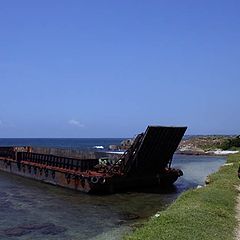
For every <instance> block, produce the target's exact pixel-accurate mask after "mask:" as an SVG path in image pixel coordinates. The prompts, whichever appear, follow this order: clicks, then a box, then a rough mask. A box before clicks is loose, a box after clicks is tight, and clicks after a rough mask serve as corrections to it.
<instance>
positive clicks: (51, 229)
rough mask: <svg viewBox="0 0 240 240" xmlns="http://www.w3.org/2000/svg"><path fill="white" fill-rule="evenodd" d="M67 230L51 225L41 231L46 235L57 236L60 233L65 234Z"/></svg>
mask: <svg viewBox="0 0 240 240" xmlns="http://www.w3.org/2000/svg"><path fill="white" fill-rule="evenodd" d="M66 230H67V229H66V228H65V227H61V226H56V225H55V224H49V225H48V226H47V227H45V228H43V229H42V230H41V233H42V234H44V235H57V234H59V233H62V232H65V231H66Z"/></svg>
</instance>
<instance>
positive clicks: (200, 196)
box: [124, 154, 240, 240]
mask: <svg viewBox="0 0 240 240" xmlns="http://www.w3.org/2000/svg"><path fill="white" fill-rule="evenodd" d="M239 159H240V154H234V155H229V156H228V158H227V162H226V164H224V165H223V166H222V167H220V169H219V171H217V172H216V173H213V174H211V175H210V176H209V177H208V181H207V183H208V184H207V185H205V186H204V187H202V188H196V189H191V190H188V191H186V192H184V193H183V194H181V195H180V197H179V198H178V199H177V200H176V201H175V202H174V203H173V204H172V205H170V206H169V207H168V208H167V209H166V210H165V211H161V212H159V213H157V214H155V216H153V217H152V218H151V219H150V220H148V221H147V222H146V223H145V224H144V226H143V227H140V228H138V229H136V230H135V231H134V232H133V233H131V234H129V235H127V236H125V238H124V239H125V240H137V239H139V240H140V239H145V240H148V239H149V240H150V239H151V240H154V239H163V240H165V239H166V240H171V239H172V240H176V239H181V240H184V239H186V240H190V239H191V240H192V239H196V240H198V239H199V240H200V239H201V240H205V239H206V240H209V239H213V240H221V239H222V240H223V239H224V240H228V239H229V240H230V239H231V240H232V239H234V237H235V234H236V233H235V229H236V227H237V219H236V201H237V196H238V194H239V190H237V188H236V186H237V185H239V179H238V177H237V169H238V165H239V162H238V161H239Z"/></svg>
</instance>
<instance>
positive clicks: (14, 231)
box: [3, 227, 31, 237]
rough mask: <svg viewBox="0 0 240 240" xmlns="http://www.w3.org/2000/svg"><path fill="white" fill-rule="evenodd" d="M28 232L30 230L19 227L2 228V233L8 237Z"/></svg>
mask: <svg viewBox="0 0 240 240" xmlns="http://www.w3.org/2000/svg"><path fill="white" fill-rule="evenodd" d="M30 232H31V230H28V229H23V228H21V227H14V228H7V229H5V230H3V233H4V234H5V236H9V237H20V236H23V235H26V234H28V233H30Z"/></svg>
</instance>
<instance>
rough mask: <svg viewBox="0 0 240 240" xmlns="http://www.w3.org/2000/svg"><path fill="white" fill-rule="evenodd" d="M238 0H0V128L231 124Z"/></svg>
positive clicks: (239, 51)
mask: <svg viewBox="0 0 240 240" xmlns="http://www.w3.org/2000/svg"><path fill="white" fill-rule="evenodd" d="M239 13H240V1H238V0H222V1H219V0H202V1H193V0H182V1H179V0H156V1H155V0H151V1H147V0H145V1H142V0H130V1H129V0H122V1H106V0H101V1H99V0H93V1H81V0H71V1H67V0H51V1H49V0H41V1H32V0H28V1H27V0H21V1H19V0H0V138H1V137H4V138H5V137H19V138H21V137H36V138H38V137H74V138H75V137H76V138H81V137H132V136H133V135H135V134H136V133H139V132H142V131H144V130H145V128H146V127H147V125H167V126H169V125H170V126H187V127H188V131H187V134H240V111H239V103H240V101H239V99H240V94H239V91H240V65H239V64H240V45H239V43H240V14H239Z"/></svg>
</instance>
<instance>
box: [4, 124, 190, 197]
mask: <svg viewBox="0 0 240 240" xmlns="http://www.w3.org/2000/svg"><path fill="white" fill-rule="evenodd" d="M186 129H187V128H186V127H162V126H148V128H147V129H146V131H145V133H141V134H139V135H138V136H137V137H136V138H135V141H134V142H133V144H132V146H131V147H130V148H129V149H128V150H127V151H126V152H125V153H124V154H123V155H122V156H120V157H119V158H117V159H115V160H112V159H108V158H104V159H103V158H101V159H99V158H98V157H97V156H96V155H92V156H88V155H86V156H84V157H83V156H82V155H81V158H80V157H79V156H76V155H75V156H74V157H73V156H66V154H63V152H65V153H66V151H54V152H51V151H48V150H46V149H41V148H34V147H12V146H10V147H0V170H2V171H5V172H9V173H13V174H17V175H21V176H24V177H28V178H32V179H36V180H39V181H42V182H46V183H50V184H54V185H58V186H62V187H67V188H71V189H75V190H78V191H82V192H87V193H90V192H110V193H113V192H116V191H119V190H124V189H129V188H133V187H147V186H153V185H157V184H160V185H162V186H164V185H169V184H173V183H174V182H175V181H176V180H177V179H178V177H180V176H181V175H182V174H183V173H182V171H181V170H180V169H174V168H171V163H172V158H173V154H174V152H175V150H176V149H177V147H178V144H179V143H180V141H181V139H182V137H183V135H184V133H185V131H186Z"/></svg>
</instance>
